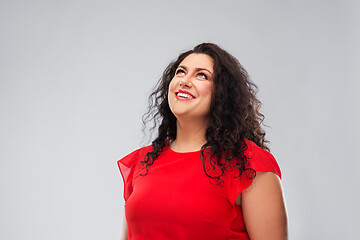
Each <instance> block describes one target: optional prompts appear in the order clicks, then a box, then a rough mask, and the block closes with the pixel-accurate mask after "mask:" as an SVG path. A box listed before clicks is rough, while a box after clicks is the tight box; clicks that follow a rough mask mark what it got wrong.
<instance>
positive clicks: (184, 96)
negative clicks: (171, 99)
mask: <svg viewBox="0 0 360 240" xmlns="http://www.w3.org/2000/svg"><path fill="white" fill-rule="evenodd" d="M175 97H176V99H178V100H183V101H188V100H193V99H195V97H194V95H192V94H191V93H189V92H188V91H185V90H181V89H179V90H177V91H176V92H175Z"/></svg>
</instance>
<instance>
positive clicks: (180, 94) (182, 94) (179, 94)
mask: <svg viewBox="0 0 360 240" xmlns="http://www.w3.org/2000/svg"><path fill="white" fill-rule="evenodd" d="M177 96H178V97H183V98H188V99H193V97H192V96H191V95H189V94H187V93H181V92H179V93H178V94H177Z"/></svg>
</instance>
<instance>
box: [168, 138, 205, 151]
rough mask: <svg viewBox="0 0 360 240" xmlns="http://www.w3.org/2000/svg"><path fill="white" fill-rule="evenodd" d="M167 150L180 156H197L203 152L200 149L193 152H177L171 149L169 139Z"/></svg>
mask: <svg viewBox="0 0 360 240" xmlns="http://www.w3.org/2000/svg"><path fill="white" fill-rule="evenodd" d="M166 148H167V149H168V150H169V152H171V153H173V154H178V155H185V154H195V153H200V151H201V149H200V150H197V151H191V152H176V151H174V150H172V149H171V147H170V143H169V139H167V140H166Z"/></svg>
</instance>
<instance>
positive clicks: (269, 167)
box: [244, 139, 281, 178]
mask: <svg viewBox="0 0 360 240" xmlns="http://www.w3.org/2000/svg"><path fill="white" fill-rule="evenodd" d="M245 143H246V146H247V148H246V150H245V152H244V154H245V156H246V157H247V161H248V167H249V168H252V169H254V170H255V171H271V172H274V173H276V174H277V175H279V177H280V178H281V171H280V167H279V165H278V163H277V161H276V159H275V157H274V156H273V155H272V154H271V153H270V152H269V151H267V150H265V149H262V148H261V147H259V146H258V145H257V144H256V143H254V142H253V141H251V140H248V139H246V140H245Z"/></svg>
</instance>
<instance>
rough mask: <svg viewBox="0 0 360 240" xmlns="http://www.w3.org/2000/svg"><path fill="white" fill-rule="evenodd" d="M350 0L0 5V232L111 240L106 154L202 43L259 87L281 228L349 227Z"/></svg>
mask: <svg viewBox="0 0 360 240" xmlns="http://www.w3.org/2000/svg"><path fill="white" fill-rule="evenodd" d="M359 10H360V4H359V1H340V0H339V1H325V0H323V1H310V0H306V1H304V0H303V1H293V0H292V1H291V0H289V1H285V0H282V1H281V0H278V1H269V0H262V1H255V0H252V1H250V0H249V1H225V0H223V1H194V2H192V1H178V2H173V1H165V0H163V1H131V2H130V1H115V0H113V1H111V0H101V1H100V0H97V1H95V0H86V1H85V0H83V1H80V0H72V1H54V0H53V1H51V0H49V1H40V0H33V1H18V0H16V1H14V0H13V1H10V0H9V1H5V0H2V1H1V3H0V34H1V37H0V70H1V71H0V80H1V82H0V113H1V118H0V141H1V145H0V161H1V162H0V163H1V165H0V184H1V199H0V201H1V202H0V221H1V222H0V226H1V230H0V238H1V239H7V240H11V239H19V240H20V239H31V240H41V239H44V240H45V239H54V240H57V239H119V236H120V226H121V222H122V213H123V204H124V200H123V197H122V193H123V192H122V190H123V185H122V179H121V175H120V173H119V170H118V168H117V165H116V161H117V160H118V159H119V158H121V157H123V156H124V155H126V154H127V153H129V152H131V151H133V150H134V149H136V148H138V147H139V146H140V143H141V141H142V139H143V135H142V133H141V116H142V114H143V113H144V112H145V109H146V105H147V96H148V95H149V93H150V91H151V89H152V87H153V86H154V84H155V83H156V81H157V80H158V79H159V77H160V76H161V73H162V71H163V70H164V68H165V67H166V66H167V64H168V63H169V62H170V61H171V60H173V59H174V58H176V57H177V55H178V54H179V53H180V52H181V51H183V50H187V49H190V48H192V47H193V46H194V45H196V44H198V43H201V42H207V41H210V42H215V43H217V44H219V45H220V46H222V47H223V48H225V49H227V50H228V51H229V52H230V53H232V54H233V55H235V56H236V57H237V58H238V59H239V60H240V62H241V63H242V64H243V65H244V66H245V68H246V69H247V70H248V72H249V73H250V75H251V77H252V79H253V81H254V82H255V83H256V84H257V85H258V87H259V94H258V96H259V98H260V100H261V101H262V102H263V113H264V114H265V115H266V121H265V123H266V124H267V125H269V126H271V128H267V132H268V137H269V139H270V140H271V149H272V153H273V154H274V156H275V157H276V159H277V160H278V162H279V164H280V166H281V169H282V172H283V186H284V191H285V197H286V201H287V209H288V215H289V231H290V239H294V240H300V239H327V240H330V239H360V233H359V229H358V227H359V226H360V225H359V222H360V221H359V213H360V211H359V202H360V197H359V177H358V176H357V174H358V173H359V170H360V169H359V165H360V164H359V143H360V142H359V134H360V129H359V123H360V119H359V118H360V108H359V103H360V99H359V98H360V97H359V94H358V93H359V82H358V80H359V77H360V71H359V69H360V68H359V66H360V65H359V64H360V62H359V56H360V55H359V50H360V47H359V43H360V31H359V29H360V28H359V20H360V18H359Z"/></svg>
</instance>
